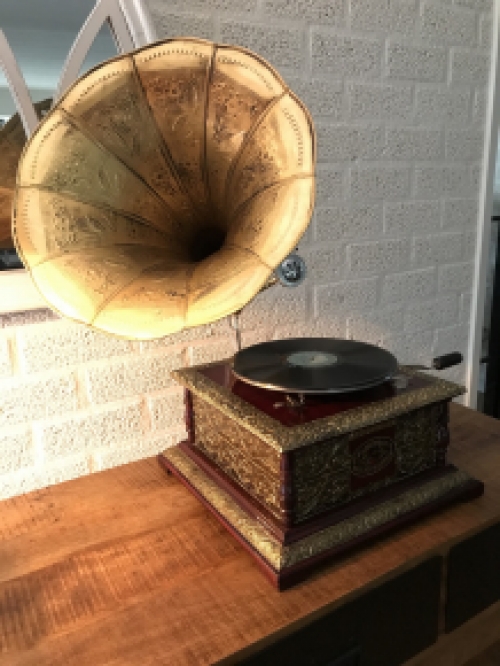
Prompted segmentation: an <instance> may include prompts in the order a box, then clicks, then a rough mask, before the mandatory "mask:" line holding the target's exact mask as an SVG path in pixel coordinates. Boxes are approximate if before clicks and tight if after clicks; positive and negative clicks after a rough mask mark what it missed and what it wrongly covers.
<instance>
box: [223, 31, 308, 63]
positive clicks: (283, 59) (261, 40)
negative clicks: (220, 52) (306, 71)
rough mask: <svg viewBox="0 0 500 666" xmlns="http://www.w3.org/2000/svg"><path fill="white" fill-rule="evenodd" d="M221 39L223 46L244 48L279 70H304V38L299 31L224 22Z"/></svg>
mask: <svg viewBox="0 0 500 666" xmlns="http://www.w3.org/2000/svg"><path fill="white" fill-rule="evenodd" d="M221 36H222V41H223V42H225V43H227V44H238V45H240V46H245V47H246V48H248V49H251V50H252V51H255V53H258V54H259V55H261V56H262V57H263V58H265V59H266V60H269V62H270V63H271V64H272V65H274V66H275V67H276V68H278V69H285V70H286V69H288V70H291V69H294V70H296V71H297V72H300V71H301V70H302V69H303V66H304V55H303V44H304V35H303V32H302V31H301V30H299V29H296V28H278V27H271V26H266V25H254V24H249V23H233V22H223V23H222V25H221Z"/></svg>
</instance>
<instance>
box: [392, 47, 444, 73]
mask: <svg viewBox="0 0 500 666" xmlns="http://www.w3.org/2000/svg"><path fill="white" fill-rule="evenodd" d="M446 64H447V52H446V50H445V49H441V48H436V47H433V46H429V47H426V46H417V45H413V44H406V43H405V44H398V43H395V42H390V43H389V45H388V49H387V70H388V75H389V77H390V78H391V79H405V80H409V81H412V80H416V81H421V82H424V81H429V82H430V81H435V82H436V83H439V82H444V81H445V80H446Z"/></svg>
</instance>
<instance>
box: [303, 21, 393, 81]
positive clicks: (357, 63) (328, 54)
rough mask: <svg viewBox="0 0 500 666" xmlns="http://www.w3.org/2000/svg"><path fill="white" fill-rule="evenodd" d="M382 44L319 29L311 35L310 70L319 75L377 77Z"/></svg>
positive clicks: (379, 70)
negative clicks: (311, 66)
mask: <svg viewBox="0 0 500 666" xmlns="http://www.w3.org/2000/svg"><path fill="white" fill-rule="evenodd" d="M381 62H382V42H381V41H378V40H373V39H362V38H360V37H352V36H350V35H341V34H335V33H332V32H324V31H321V30H313V32H312V65H313V71H314V72H315V73H317V74H320V75H323V76H324V75H325V74H327V73H333V74H334V75H336V76H339V74H341V73H342V74H343V75H344V76H370V77H374V76H379V75H380V73H381Z"/></svg>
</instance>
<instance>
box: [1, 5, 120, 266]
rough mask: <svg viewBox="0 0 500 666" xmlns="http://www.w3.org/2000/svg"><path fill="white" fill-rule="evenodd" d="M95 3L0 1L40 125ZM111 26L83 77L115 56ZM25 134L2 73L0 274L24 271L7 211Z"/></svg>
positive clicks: (91, 55) (102, 34)
mask: <svg viewBox="0 0 500 666" xmlns="http://www.w3.org/2000/svg"><path fill="white" fill-rule="evenodd" d="M95 4H96V3H95V0H64V2H61V0H44V2H33V0H0V29H1V30H2V31H3V33H4V34H5V37H6V38H7V41H8V42H9V45H10V48H11V50H12V52H13V54H14V57H15V59H16V61H17V63H18V66H19V68H20V70H21V73H22V75H23V77H24V79H25V81H26V85H27V87H28V90H29V93H30V96H31V99H32V101H33V102H35V103H36V104H35V106H36V111H37V115H38V117H39V118H40V119H41V118H42V117H43V116H44V115H45V114H46V113H47V111H48V110H49V109H50V106H51V104H52V98H53V96H54V93H55V91H56V89H57V85H58V82H59V79H60V77H61V72H62V68H63V64H64V63H65V61H66V58H67V56H68V53H69V51H70V49H71V46H72V45H73V43H74V41H75V38H76V36H77V35H78V33H79V31H80V29H81V28H82V26H83V24H84V23H85V20H86V18H87V17H88V15H89V14H90V13H91V11H92V9H93V8H94V6H95ZM116 54H117V49H116V46H115V43H114V39H113V37H112V34H111V31H110V28H109V26H108V25H107V23H106V24H104V25H103V27H102V28H101V30H100V32H99V33H98V35H97V36H96V39H95V40H94V42H93V44H92V46H91V48H90V49H89V52H88V55H87V57H86V59H85V62H84V64H83V66H82V68H81V71H80V74H83V73H85V72H86V71H88V70H89V69H91V68H92V67H94V66H95V65H97V64H99V63H100V62H102V61H103V60H108V59H109V58H112V57H114V56H116ZM25 143H26V134H25V131H24V128H23V125H22V123H21V120H20V117H19V114H18V113H16V107H15V104H14V100H13V97H12V94H11V92H10V90H9V87H8V85H7V80H6V78H5V76H4V75H3V72H2V70H1V68H0V271H1V270H10V269H13V268H22V263H21V262H20V260H19V258H18V256H17V253H16V252H15V249H14V245H13V241H12V235H11V208H12V198H13V194H14V185H15V177H16V171H17V163H18V160H19V157H20V155H21V152H22V150H23V147H24V144H25Z"/></svg>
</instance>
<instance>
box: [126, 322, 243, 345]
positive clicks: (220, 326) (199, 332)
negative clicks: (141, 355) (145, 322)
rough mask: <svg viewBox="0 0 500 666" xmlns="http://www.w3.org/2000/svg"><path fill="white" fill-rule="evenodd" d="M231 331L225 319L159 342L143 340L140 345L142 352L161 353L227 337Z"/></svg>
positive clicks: (176, 334) (159, 339)
mask: <svg viewBox="0 0 500 666" xmlns="http://www.w3.org/2000/svg"><path fill="white" fill-rule="evenodd" d="M229 330H230V327H229V321H228V319H227V318H224V319H220V320H219V321H216V322H213V323H211V324H206V325H205V326H195V327H194V328H186V329H184V330H183V331H179V332H178V333H173V334H172V335H167V336H165V337H164V338H158V339H157V340H143V341H141V342H140V343H139V345H140V349H141V351H142V352H150V351H159V350H160V349H163V350H165V349H166V348H170V347H174V346H177V345H185V344H186V342H192V341H194V340H205V339H208V338H212V337H215V336H218V335H226V334H227V333H228V332H229Z"/></svg>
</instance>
